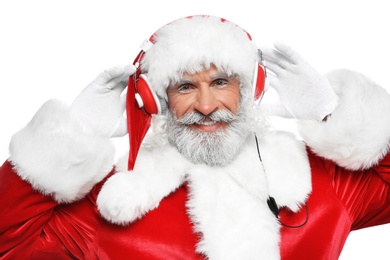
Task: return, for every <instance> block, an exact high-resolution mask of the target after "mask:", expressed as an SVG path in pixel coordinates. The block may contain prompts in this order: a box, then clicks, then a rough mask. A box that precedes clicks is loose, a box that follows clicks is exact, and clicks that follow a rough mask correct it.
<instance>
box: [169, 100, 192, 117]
mask: <svg viewBox="0 0 390 260" xmlns="http://www.w3.org/2000/svg"><path fill="white" fill-rule="evenodd" d="M168 106H169V109H170V110H171V111H173V114H174V115H175V116H176V118H180V117H182V116H183V115H184V114H185V113H186V112H187V111H188V110H189V107H190V104H189V101H188V99H186V98H184V97H183V96H169V95H168Z"/></svg>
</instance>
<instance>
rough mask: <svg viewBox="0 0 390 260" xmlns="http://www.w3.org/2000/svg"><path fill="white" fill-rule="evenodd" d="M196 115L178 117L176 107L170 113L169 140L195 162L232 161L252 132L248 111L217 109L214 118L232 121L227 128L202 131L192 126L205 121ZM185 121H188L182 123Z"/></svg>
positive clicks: (215, 162)
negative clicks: (192, 118)
mask: <svg viewBox="0 0 390 260" xmlns="http://www.w3.org/2000/svg"><path fill="white" fill-rule="evenodd" d="M213 114H214V113H213ZM185 116H187V115H185ZM185 116H183V117H185ZM183 117H182V118H183ZM190 117H191V116H190ZM193 117H195V118H197V119H195V120H182V118H180V119H176V118H174V116H173V113H172V111H170V112H169V113H168V122H167V130H168V140H169V142H170V143H171V144H172V145H174V146H176V148H177V149H178V151H179V152H180V153H181V154H182V155H184V156H185V157H186V158H188V159H189V160H190V161H192V162H193V163H195V164H206V165H209V166H225V165H227V164H229V163H230V162H232V161H233V159H234V158H235V157H236V156H237V154H238V153H239V152H240V150H241V148H242V146H243V144H244V142H245V140H246V139H247V137H248V135H249V133H250V131H249V128H248V124H247V122H246V117H245V115H244V114H243V113H239V114H237V115H233V114H231V113H230V112H228V111H221V110H219V111H217V112H215V114H214V115H210V117H211V119H212V120H215V121H224V122H226V123H228V126H227V128H226V129H222V130H218V131H216V132H213V133H208V132H207V133H206V132H201V131H197V130H194V129H193V128H191V127H190V125H191V124H193V123H195V122H196V123H199V122H202V121H203V120H201V119H199V118H198V117H199V115H198V116H196V115H194V116H193ZM183 121H187V122H185V123H182V122H183ZM188 121H191V122H188ZM194 121H195V122H194Z"/></svg>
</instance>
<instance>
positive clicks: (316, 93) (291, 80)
mask: <svg viewBox="0 0 390 260" xmlns="http://www.w3.org/2000/svg"><path fill="white" fill-rule="evenodd" d="M274 47H275V49H269V48H264V49H262V52H263V58H264V59H265V62H266V66H267V72H268V74H267V77H268V82H269V85H270V87H272V88H274V89H275V90H276V92H277V94H278V96H279V101H278V102H276V103H273V104H267V103H262V104H261V108H262V110H263V112H264V113H265V114H268V115H273V116H281V117H285V118H296V119H309V120H318V121H322V120H323V119H324V118H325V117H326V116H327V115H329V114H331V113H332V112H333V111H334V109H335V108H336V107H337V105H338V96H337V95H336V93H335V92H334V91H333V89H332V87H331V86H330V84H329V82H328V80H327V79H326V78H325V77H324V76H323V75H321V74H320V73H318V72H317V71H316V70H315V69H314V68H313V67H312V66H311V65H310V64H309V63H307V62H306V61H305V60H304V59H303V58H302V57H301V56H300V55H299V54H298V53H296V52H295V51H294V50H293V49H292V48H291V47H290V46H287V45H285V44H283V43H275V44H274Z"/></svg>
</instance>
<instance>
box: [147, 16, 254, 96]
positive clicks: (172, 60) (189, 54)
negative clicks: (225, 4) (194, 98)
mask: <svg viewBox="0 0 390 260" xmlns="http://www.w3.org/2000/svg"><path fill="white" fill-rule="evenodd" d="M150 40H151V42H152V43H153V46H151V47H150V48H149V49H148V50H147V51H146V53H145V54H144V56H143V58H142V61H141V70H142V73H143V74H147V77H148V81H149V84H150V86H151V88H152V89H153V90H154V91H155V92H156V93H157V95H158V96H159V97H162V98H165V99H166V88H167V87H168V86H169V84H172V83H174V82H175V81H177V80H178V79H179V78H180V77H181V75H182V73H184V72H188V73H195V72H199V71H201V70H202V69H204V68H208V67H209V66H210V65H211V64H214V65H215V66H216V67H217V68H218V69H220V70H222V71H224V72H227V73H231V74H233V73H234V74H237V75H238V76H239V77H240V80H241V82H242V83H243V86H245V83H247V84H249V86H248V87H251V86H252V84H251V83H252V79H253V77H254V73H256V71H255V64H256V63H257V62H259V61H260V60H259V55H258V48H257V47H256V45H255V44H254V42H253V41H252V40H251V37H250V35H249V34H248V33H247V32H246V31H245V30H243V29H242V28H241V27H239V26H237V25H236V24H234V23H232V22H230V21H228V20H225V19H222V18H219V17H215V16H206V15H197V16H190V17H184V18H180V19H178V20H175V21H173V22H171V23H169V24H167V25H165V26H163V27H162V28H161V29H159V30H158V31H157V32H156V33H154V34H153V36H152V37H151V39H150Z"/></svg>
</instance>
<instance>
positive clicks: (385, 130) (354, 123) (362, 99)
mask: <svg viewBox="0 0 390 260" xmlns="http://www.w3.org/2000/svg"><path fill="white" fill-rule="evenodd" d="M327 78H328V80H329V82H330V83H331V85H332V87H333V88H334V90H335V92H336V94H337V95H338V96H339V98H340V99H339V106H338V107H337V108H336V110H335V111H334V112H333V113H332V114H331V116H330V117H329V118H328V119H327V121H326V122H316V121H301V122H299V124H298V129H299V132H300V134H301V136H302V137H303V139H304V140H305V141H306V142H307V144H308V145H309V146H310V148H311V149H312V150H313V151H314V152H315V153H317V154H318V155H320V156H323V157H325V158H328V159H331V160H333V161H335V162H336V163H337V164H338V165H340V166H343V167H345V168H348V169H352V170H357V169H365V168H369V167H371V166H372V165H374V164H375V163H377V162H378V160H380V159H381V158H383V156H384V155H385V154H386V153H387V152H388V151H389V148H390V146H389V144H390V112H389V111H390V95H389V93H388V92H387V91H386V90H385V89H383V88H381V87H380V86H378V85H377V84H375V83H374V82H373V81H372V80H370V79H369V78H367V77H366V76H364V75H362V74H360V73H357V72H353V71H349V70H336V71H333V72H331V73H329V74H328V75H327Z"/></svg>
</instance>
